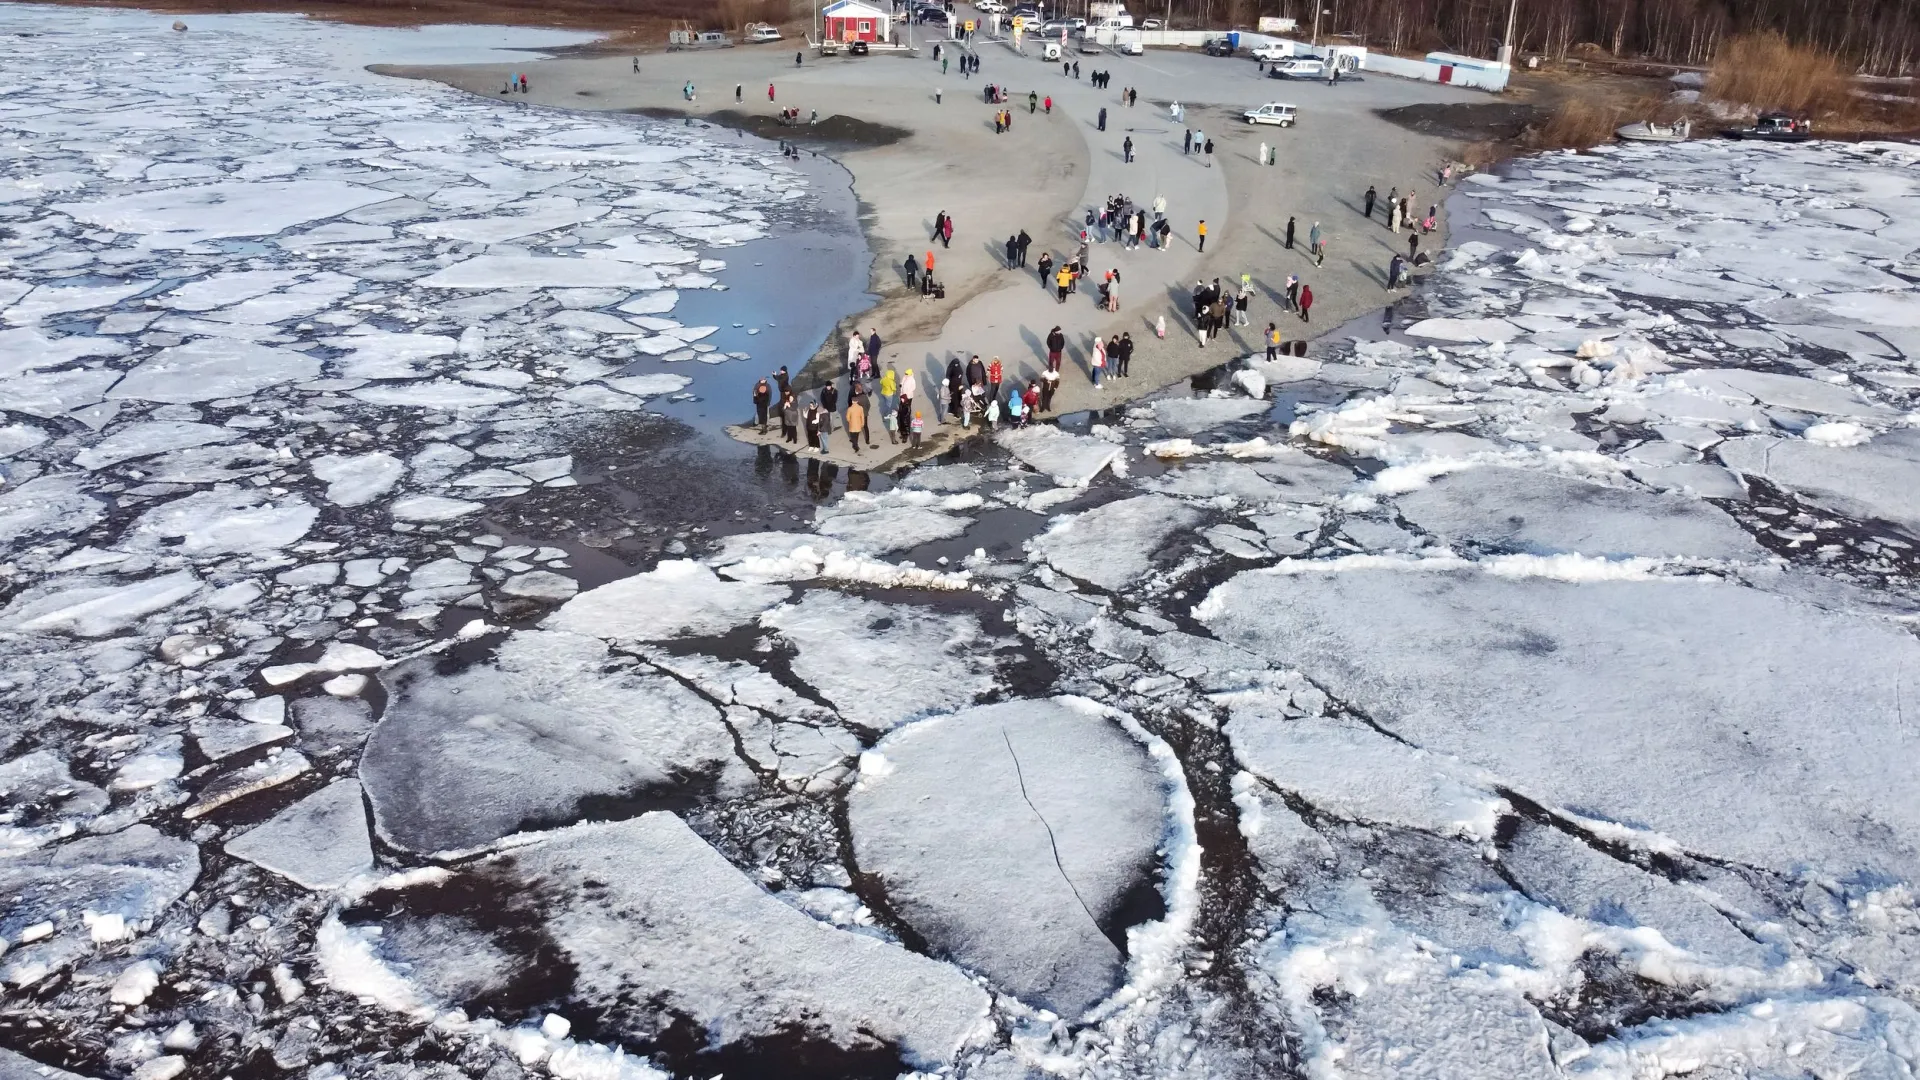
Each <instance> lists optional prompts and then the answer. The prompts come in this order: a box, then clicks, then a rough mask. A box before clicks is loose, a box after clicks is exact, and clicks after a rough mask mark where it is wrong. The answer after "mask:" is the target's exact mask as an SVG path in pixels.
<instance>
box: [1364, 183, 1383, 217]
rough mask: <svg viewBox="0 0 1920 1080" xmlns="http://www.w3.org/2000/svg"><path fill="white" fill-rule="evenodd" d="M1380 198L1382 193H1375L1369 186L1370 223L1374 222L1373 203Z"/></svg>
mask: <svg viewBox="0 0 1920 1080" xmlns="http://www.w3.org/2000/svg"><path fill="white" fill-rule="evenodd" d="M1379 197H1380V193H1379V192H1377V191H1375V190H1374V189H1373V187H1372V185H1368V187H1367V220H1369V221H1371V220H1373V201H1374V200H1375V199H1378V198H1379Z"/></svg>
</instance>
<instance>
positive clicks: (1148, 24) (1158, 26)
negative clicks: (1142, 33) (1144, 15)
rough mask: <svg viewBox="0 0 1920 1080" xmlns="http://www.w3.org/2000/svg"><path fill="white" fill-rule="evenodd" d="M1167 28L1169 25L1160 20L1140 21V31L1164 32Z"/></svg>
mask: <svg viewBox="0 0 1920 1080" xmlns="http://www.w3.org/2000/svg"><path fill="white" fill-rule="evenodd" d="M1166 27H1167V24H1166V23H1164V22H1161V21H1160V20H1159V19H1141V20H1140V29H1142V30H1164V29H1166Z"/></svg>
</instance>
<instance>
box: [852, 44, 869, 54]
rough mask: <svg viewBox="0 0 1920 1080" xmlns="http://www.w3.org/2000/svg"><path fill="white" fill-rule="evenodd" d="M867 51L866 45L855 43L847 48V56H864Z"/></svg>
mask: <svg viewBox="0 0 1920 1080" xmlns="http://www.w3.org/2000/svg"><path fill="white" fill-rule="evenodd" d="M868 51H869V50H868V49H867V43H866V42H864V41H856V42H854V43H853V44H851V45H849V46H847V55H848V56H865V55H867V53H868Z"/></svg>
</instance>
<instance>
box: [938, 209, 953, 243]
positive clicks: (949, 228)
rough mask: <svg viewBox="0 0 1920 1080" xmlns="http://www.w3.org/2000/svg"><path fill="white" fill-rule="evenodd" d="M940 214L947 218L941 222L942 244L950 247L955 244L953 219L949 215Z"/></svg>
mask: <svg viewBox="0 0 1920 1080" xmlns="http://www.w3.org/2000/svg"><path fill="white" fill-rule="evenodd" d="M940 216H941V217H942V218H945V220H943V221H942V222H941V223H940V246H941V247H943V248H950V247H952V246H953V219H952V218H950V217H947V216H946V215H945V214H942V215H940Z"/></svg>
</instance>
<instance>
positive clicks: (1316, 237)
mask: <svg viewBox="0 0 1920 1080" xmlns="http://www.w3.org/2000/svg"><path fill="white" fill-rule="evenodd" d="M1307 254H1308V255H1315V256H1317V255H1319V254H1320V223H1319V222H1317V221H1316V222H1314V223H1313V227H1312V228H1310V229H1308V230H1307Z"/></svg>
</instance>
